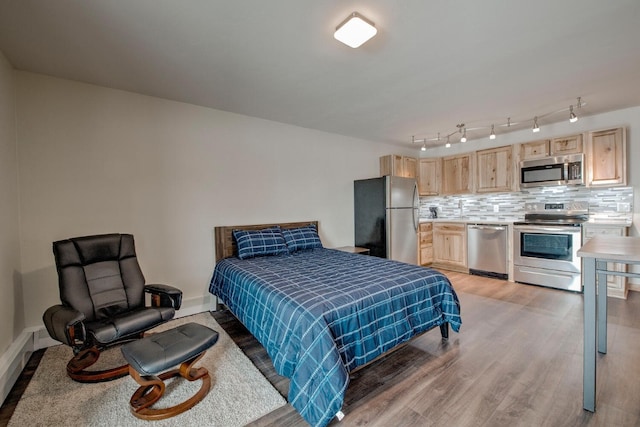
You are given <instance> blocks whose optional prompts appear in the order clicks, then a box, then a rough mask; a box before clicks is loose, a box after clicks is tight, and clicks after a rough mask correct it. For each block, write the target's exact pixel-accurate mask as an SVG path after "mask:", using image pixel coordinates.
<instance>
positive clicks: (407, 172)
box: [402, 157, 418, 178]
mask: <svg viewBox="0 0 640 427" xmlns="http://www.w3.org/2000/svg"><path fill="white" fill-rule="evenodd" d="M402 171H403V174H402V176H404V177H405V178H417V176H418V159H416V158H414V157H402Z"/></svg>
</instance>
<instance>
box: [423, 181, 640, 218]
mask: <svg viewBox="0 0 640 427" xmlns="http://www.w3.org/2000/svg"><path fill="white" fill-rule="evenodd" d="M573 201H586V202H589V215H590V216H591V217H592V218H609V219H628V220H629V221H630V220H631V218H632V213H633V187H615V188H587V187H567V186H558V187H539V188H530V189H526V190H522V191H519V192H512V193H488V194H465V195H455V196H426V197H425V196H423V197H421V198H420V218H423V219H426V218H431V212H430V211H429V207H437V209H438V218H451V219H457V218H464V219H471V220H492V221H495V220H504V221H517V220H522V219H523V218H524V204H525V203H530V202H538V203H563V202H573ZM619 203H623V204H628V206H629V212H618V204H619ZM496 206H497V208H495V207H496Z"/></svg>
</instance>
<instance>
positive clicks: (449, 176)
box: [442, 153, 473, 194]
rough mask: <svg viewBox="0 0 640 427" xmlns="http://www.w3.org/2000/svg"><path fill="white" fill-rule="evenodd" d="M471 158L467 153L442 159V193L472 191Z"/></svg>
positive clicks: (471, 155)
mask: <svg viewBox="0 0 640 427" xmlns="http://www.w3.org/2000/svg"><path fill="white" fill-rule="evenodd" d="M472 158H473V154H472V153H468V154H461V155H458V156H450V157H444V158H443V159H442V194H468V193H472V192H473V178H472V177H473V175H472V165H473V162H472Z"/></svg>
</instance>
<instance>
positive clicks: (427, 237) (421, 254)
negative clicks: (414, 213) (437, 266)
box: [418, 222, 433, 265]
mask: <svg viewBox="0 0 640 427" xmlns="http://www.w3.org/2000/svg"><path fill="white" fill-rule="evenodd" d="M418 231H419V234H418V263H419V264H420V265H429V264H431V263H432V262H433V223H431V222H421V223H420V228H419V230H418Z"/></svg>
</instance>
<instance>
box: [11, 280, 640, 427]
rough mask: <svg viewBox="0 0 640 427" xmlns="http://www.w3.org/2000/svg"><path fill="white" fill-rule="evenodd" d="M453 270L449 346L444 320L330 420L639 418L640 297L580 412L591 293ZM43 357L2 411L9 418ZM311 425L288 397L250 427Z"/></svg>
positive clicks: (620, 313)
mask: <svg viewBox="0 0 640 427" xmlns="http://www.w3.org/2000/svg"><path fill="white" fill-rule="evenodd" d="M445 274H446V275H447V276H448V277H449V278H450V279H451V281H452V283H453V285H454V288H455V289H456V291H457V292H458V296H459V297H460V301H461V306H462V319H463V325H462V329H461V331H460V333H455V332H451V334H450V338H449V341H447V342H442V340H441V338H440V331H439V329H437V328H436V329H435V330H433V331H430V332H428V333H427V334H425V335H423V336H421V337H419V338H417V339H415V340H413V341H412V342H411V343H410V344H409V345H407V346H405V347H403V348H402V349H399V350H398V351H396V352H394V353H392V354H390V355H389V356H387V357H385V358H382V359H381V360H379V361H377V362H375V363H373V364H371V365H369V366H367V367H365V368H364V369H362V370H360V371H358V372H356V373H355V374H354V375H353V376H352V378H351V382H350V385H349V388H348V390H347V393H346V397H345V404H344V407H343V412H344V413H345V418H344V419H343V420H342V421H341V422H338V421H337V420H334V421H332V422H331V426H340V427H347V426H349V427H350V426H362V425H367V426H390V425H393V426H394V427H402V426H436V425H451V426H492V427H493V426H636V425H640V381H639V380H638V378H640V293H637V292H631V293H630V295H629V299H628V300H626V301H623V300H617V299H612V298H609V318H608V320H609V343H608V350H609V352H608V354H607V355H604V356H598V365H597V366H598V374H597V377H598V379H597V381H598V382H597V384H598V389H597V411H596V413H595V414H591V413H589V412H586V411H584V410H583V409H582V295H581V294H575V293H570V292H564V291H558V290H553V289H547V288H541V287H536V286H529V285H522V284H517V283H509V282H506V281H500V280H495V279H488V278H482V277H478V276H469V275H466V274H461V273H454V272H445ZM214 317H215V318H216V320H217V321H218V323H220V325H221V326H222V327H223V328H224V329H225V330H226V331H227V333H229V335H230V336H231V337H232V338H233V339H234V341H235V342H236V343H237V344H238V346H239V347H240V348H242V349H243V351H244V352H245V353H246V354H247V356H248V357H249V358H250V359H251V360H252V361H253V363H254V364H255V365H256V366H257V367H258V368H259V369H260V370H261V371H262V372H263V374H264V375H265V376H266V377H267V378H268V379H269V381H271V382H272V384H274V386H275V387H276V388H277V389H278V391H280V393H281V394H283V395H284V396H286V395H287V392H288V387H289V381H288V380H287V379H286V378H283V377H281V376H279V375H277V374H276V373H275V370H274V369H273V365H272V363H271V360H270V359H269V357H268V355H267V354H266V351H265V350H264V348H263V347H262V346H261V345H260V344H259V343H258V342H257V341H256V340H255V339H254V338H253V337H252V336H251V335H250V334H249V333H248V332H247V330H246V329H245V328H244V326H242V324H240V322H238V321H237V320H236V319H235V318H234V317H233V316H232V315H231V314H230V313H228V312H225V311H222V312H216V313H214ZM36 358H37V357H36ZM38 360H39V359H38ZM33 364H34V363H31V364H30V367H29V368H28V369H25V372H24V374H23V376H22V377H21V379H20V380H19V381H18V383H17V384H16V387H14V391H12V396H14V397H12V398H11V399H9V398H8V399H7V401H6V402H5V403H4V404H3V406H2V409H0V425H6V421H8V419H9V417H10V414H11V413H12V411H13V408H14V407H15V402H17V398H16V397H15V396H16V395H17V396H18V398H19V394H20V390H19V389H20V388H22V389H24V387H26V383H28V378H29V375H30V374H29V371H31V372H32V371H33V369H35V367H34V366H33ZM35 365H37V360H36V362H35ZM25 377H26V379H25ZM306 425H307V424H306V423H305V422H304V420H303V419H302V418H301V417H300V415H299V414H298V413H297V412H296V411H295V410H294V409H293V408H292V407H291V406H290V405H286V406H284V407H282V408H280V409H278V410H276V411H274V412H272V413H270V414H267V415H265V416H264V417H262V418H261V419H259V420H257V421H255V422H254V423H252V424H251V426H254V427H259V426H282V427H297V426H306Z"/></svg>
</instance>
